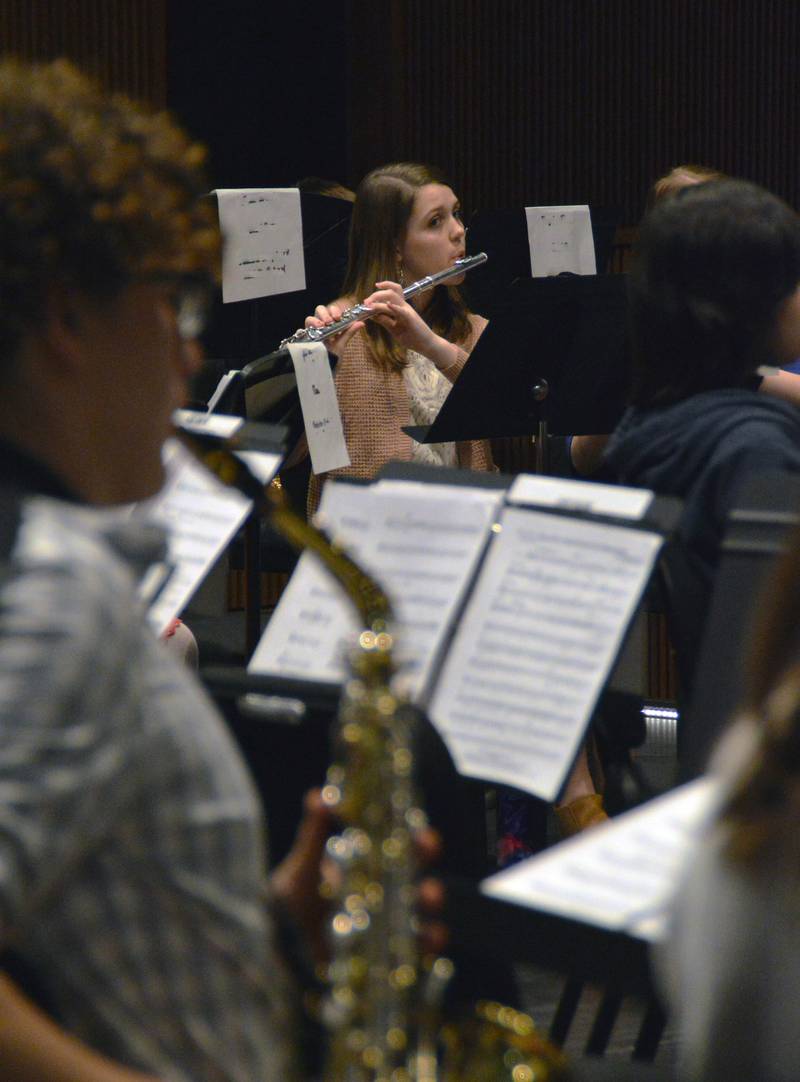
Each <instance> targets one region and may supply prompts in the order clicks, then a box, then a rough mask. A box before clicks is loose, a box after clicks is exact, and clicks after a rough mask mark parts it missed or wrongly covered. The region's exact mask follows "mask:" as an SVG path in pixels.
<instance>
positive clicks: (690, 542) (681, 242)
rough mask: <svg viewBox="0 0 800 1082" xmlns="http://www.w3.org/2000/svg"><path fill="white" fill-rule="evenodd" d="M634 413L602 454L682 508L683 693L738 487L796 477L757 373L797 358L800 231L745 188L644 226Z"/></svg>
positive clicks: (680, 203)
mask: <svg viewBox="0 0 800 1082" xmlns="http://www.w3.org/2000/svg"><path fill="white" fill-rule="evenodd" d="M630 319H631V335H632V346H633V358H634V374H633V390H632V398H631V403H632V404H631V406H630V408H629V409H628V411H627V412H626V414H625V415H624V417H623V418H622V421H621V422H620V424H619V426H618V428H617V430H616V432H615V433H614V435H613V437H612V440H611V443H610V444H609V447H608V450H607V452H606V461H607V463H608V464H609V466H610V467H611V469H612V470H613V471H614V472H615V474H616V476H617V477H619V479H620V480H621V481H622V482H623V483H625V484H631V485H638V486H642V487H645V488H652V489H654V490H655V491H656V492H658V493H662V494H667V495H674V496H679V497H680V498H681V499H682V500H683V501H684V503H685V509H684V512H683V516H682V519H681V523H680V528H679V541H680V548H679V549H678V550H677V553H678V559H679V564H676V566H677V567H679V574H680V578H681V583H682V585H681V591H682V600H681V606H682V608H683V609H684V611H683V615H682V617H681V618H680V625H681V627H680V631H679V638H680V640H681V641H680V642H679V643H678V662H679V671H680V675H681V679H682V693H683V695H686V696H688V695H689V694H690V692H691V686H692V679H693V670H694V662H695V659H696V655H697V648H698V645H699V639H700V635H701V632H702V627H703V619H704V616H705V612H706V609H707V605H708V601H709V598H710V591H711V588H712V581H713V577H714V574H715V570H716V567H717V563H718V559H719V547H720V542H721V540H722V536H723V532H724V529H725V525H726V517H727V514H728V512H729V510H730V509H731V508H732V507H733V505H734V502H735V499H736V494H737V490H738V488H739V486H740V484H741V482H742V480H743V478H744V477H745V475H747V474H748V473H753V472H758V471H764V470H771V469H775V470H789V471H800V413H798V411H797V408H796V407H795V406H793V405H791V404H789V403H787V402H784V401H781V400H780V399H778V398H776V397H773V396H771V395H768V394H763V393H757V390H756V388H757V386H758V377H757V374H756V373H757V369H758V368H759V366H761V365H780V364H781V363H783V362H784V361H785V360H787V359H791V358H792V357H795V356H797V355H798V353H800V219H798V216H797V215H796V214H795V212H794V211H793V210H792V209H791V208H789V207H788V206H787V205H786V204H785V203H783V202H782V201H781V200H780V199H778V198H777V197H776V196H774V195H771V194H770V193H769V192H766V191H764V190H763V189H762V188H759V187H757V186H756V185H754V184H749V183H747V182H744V181H734V180H721V181H710V182H708V183H703V184H698V185H696V186H693V187H689V188H686V189H685V190H683V191H682V192H681V193H680V194H678V195H677V196H675V197H674V198H672V199H668V200H666V201H664V202H662V203H660V204H659V205H658V206H656V207H655V208H654V209H653V211H652V212H651V213H650V214H649V215H648V216H647V218H646V219H645V221H644V223H643V225H642V229H641V235H640V241H639V246H638V250H637V259H636V263H635V265H634V268H633V270H632V272H631V277H630Z"/></svg>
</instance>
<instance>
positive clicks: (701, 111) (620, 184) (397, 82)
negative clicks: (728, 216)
mask: <svg viewBox="0 0 800 1082" xmlns="http://www.w3.org/2000/svg"><path fill="white" fill-rule="evenodd" d="M319 10H320V9H319V7H318V6H317V5H312V4H310V3H295V4H294V5H283V4H275V3H268V2H265V0H229V2H228V3H226V4H224V5H222V4H212V3H203V2H201V0H0V49H2V51H3V52H4V53H9V52H16V53H18V54H21V55H24V56H28V57H50V56H55V55H68V56H70V57H72V58H73V59H75V60H76V61H77V62H78V63H80V64H82V65H83V66H85V67H88V68H90V69H91V70H93V71H94V72H96V73H97V74H98V75H100V77H101V78H103V79H104V80H105V82H106V83H107V84H108V85H112V86H116V87H120V88H122V89H125V90H127V91H129V92H131V93H133V94H135V95H138V96H142V97H146V98H148V99H149V100H151V101H152V102H154V103H155V104H157V105H162V104H164V103H165V102H166V103H168V104H169V105H170V107H171V108H173V109H174V110H175V111H176V112H177V113H178V115H179V117H180V118H181V119H182V120H183V122H184V123H185V124H186V125H187V126H188V127H189V128H190V129H191V130H192V131H193V132H194V133H195V134H196V135H197V136H198V137H200V138H203V139H205V140H206V141H207V142H208V143H209V145H210V147H211V180H212V183H213V184H214V185H215V186H238V185H250V184H252V185H260V184H265V185H266V184H276V185H283V184H290V183H291V182H292V181H294V180H295V179H297V178H298V177H299V176H302V175H305V174H310V173H313V174H318V175H323V176H331V177H335V178H337V179H342V180H345V181H347V182H349V183H350V184H354V183H356V181H357V180H358V178H359V177H360V176H361V175H363V173H364V172H365V171H366V170H367V169H369V168H370V167H371V166H374V165H377V164H380V163H381V162H383V161H386V160H391V159H395V158H401V157H412V158H421V159H423V160H430V161H434V162H436V163H437V164H440V165H441V166H443V167H444V168H445V169H446V170H447V172H448V173H449V174H450V175H451V176H452V177H453V179H454V183H455V184H456V187H457V188H458V189H459V191H460V192H461V193H462V195H463V196H464V201H465V203H466V204H467V205H468V206H470V207H477V206H484V207H488V206H509V205H515V204H520V203H525V202H542V203H553V202H578V201H581V202H582V201H589V202H590V203H595V204H603V205H617V206H619V207H620V208H621V209H622V210H623V217H624V219H625V220H626V221H628V222H635V221H636V219H637V217H638V215H639V213H640V210H641V206H642V201H643V193H644V190H645V189H646V187H647V185H648V184H649V182H650V181H651V179H652V178H653V177H654V176H655V175H657V174H658V173H660V172H662V171H663V170H665V169H666V168H668V167H669V166H670V165H672V164H674V163H676V162H679V161H685V160H687V159H688V160H694V161H700V162H705V163H708V164H713V165H716V166H718V167H721V168H723V169H725V170H728V171H730V172H732V173H736V174H741V175H744V176H748V177H751V178H753V179H755V180H758V181H760V182H762V183H764V184H766V185H767V186H768V187H770V188H772V189H774V190H775V191H777V192H779V193H780V194H781V195H783V196H784V197H785V198H787V199H789V200H790V201H791V202H792V203H794V204H795V205H797V204H798V203H800V190H799V188H798V170H797V167H796V161H797V149H798V148H797V141H798V131H800V123H798V122H799V121H800V115H798V114H799V113H800V85H799V84H800V80H799V79H798V61H797V57H798V55H799V54H800V3H798V2H797V0H342V2H341V3H340V4H339V5H338V6H335V7H333V8H331V7H328V8H327V9H325V10H324V13H322V14H319V13H318V12H319Z"/></svg>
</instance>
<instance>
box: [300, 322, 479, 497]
mask: <svg viewBox="0 0 800 1082" xmlns="http://www.w3.org/2000/svg"><path fill="white" fill-rule="evenodd" d="M469 318H470V324H471V328H472V329H471V331H470V334H469V337H468V338H467V340H466V341H465V342H464V343H463V346H461V347H460V348H459V350H458V356H457V358H456V360H455V362H454V363H453V364H452V365H450V367H449V368H442V369H440V371H441V374H442V375H443V376H444V377H445V378H446V379H448V380H449V381H450V382H451V383H454V382H455V381H456V379H457V378H458V375H459V373H460V372H461V369H462V368H463V367H464V365H465V363H466V360H467V357H468V356H469V355H470V353H471V352H472V350H473V348H474V346H475V343H476V342H477V341H478V338H479V337H480V335H481V333H482V332H483V329H484V328H485V327H486V320H485V319H484V318H483V317H482V316H476V315H470V317H469ZM334 382H335V384H336V394H337V397H338V399H339V409H340V411H341V414H342V425H343V427H344V438H345V442H346V444H347V450H348V452H349V454H350V465H349V466H343V467H342V468H341V469H337V470H330V471H329V472H328V473H323V474H318V475H315V474H312V475H311V483H310V485H309V489H308V513H309V515H311V514H313V512H314V511H315V510H316V509H317V506H318V505H319V498H320V492H321V489H322V483H323V482H324V481H325V480H326V479H327V478H328V477H374V476H375V474H376V473H377V472H378V470H379V469H380V468H381V466H383V465H385V463H387V462H390V461H392V460H393V459H400V460H401V461H405V462H408V461H410V459H411V458H412V451H413V441H412V439H411V437H410V436H408V435H406V433H405V432H403V426H404V425H410V424H412V423H413V422H412V419H411V406H410V401H409V397H408V392H407V390H406V387H405V383H404V380H403V373H402V372H401V371H398V370H396V369H385V368H382V367H378V365H377V364H376V363H375V362H374V361H373V360H372V359H371V350H370V342H369V338H368V337H367V335H366V334H365V333H364V332H363V331H358V332H357V333H356V334H355V335H354V336H353V337H352V338H351V339H350V341H349V342H348V343H347V345H346V346H345V348H344V349H343V350H342V354H341V356H340V357H339V363H338V364H337V366H336V375H335V377H334ZM456 452H457V457H458V464H459V466H461V467H462V468H463V469H468V470H494V469H495V465H494V462H493V461H492V452H491V448H490V447H489V441H488V440H467V441H464V442H461V443H457V444H456Z"/></svg>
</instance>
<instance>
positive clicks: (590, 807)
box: [555, 793, 608, 838]
mask: <svg viewBox="0 0 800 1082" xmlns="http://www.w3.org/2000/svg"><path fill="white" fill-rule="evenodd" d="M555 812H556V818H557V820H558V828H559V830H560V831H561V837H562V838H570V837H572V835H573V834H580V832H581V831H582V830H587V829H588V828H589V827H594V826H597V825H598V824H599V823H605V822H606V820H607V819H608V816H607V815H606V813H605V809H604V808H603V798H602V796H600V794H599V793H589V794H588V795H587V796H579V797H576V799H575V800H571V801H570V802H569V804H561V805H559V804H556V806H555Z"/></svg>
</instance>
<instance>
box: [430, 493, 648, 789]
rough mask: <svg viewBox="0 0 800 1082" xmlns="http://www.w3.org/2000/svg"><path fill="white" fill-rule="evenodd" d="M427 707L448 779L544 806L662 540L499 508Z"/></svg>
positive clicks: (558, 785)
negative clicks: (521, 793) (479, 783)
mask: <svg viewBox="0 0 800 1082" xmlns="http://www.w3.org/2000/svg"><path fill="white" fill-rule="evenodd" d="M501 526H502V530H501V532H500V533H499V534H498V535H496V536H495V537H494V540H493V542H492V545H491V547H490V549H489V553H488V556H487V558H486V560H485V562H484V565H483V568H482V570H481V575H480V578H479V580H478V583H477V585H476V587H475V589H474V591H473V593H472V596H471V597H470V600H469V602H468V604H467V606H466V609H465V611H464V614H463V617H462V619H461V621H460V623H459V627H458V630H457V632H456V635H455V638H454V641H453V643H452V645H451V647H450V650H449V652H448V655H447V658H446V660H445V663H444V667H443V671H442V674H441V676H440V678H439V680H438V683H437V686H436V690H435V692H434V694H433V696H432V699H431V703H430V707H429V713H430V717H431V720H432V721H433V723H434V725H436V727H437V729H438V730H439V732H440V733H441V735H442V737H443V739H444V740H445V743H446V744H447V745H448V747H449V749H450V753H451V755H452V756H453V758H454V760H455V762H456V766H457V767H458V770H459V771H460V773H462V774H466V775H467V776H470V777H477V778H481V779H483V780H484V781H494V782H498V783H500V784H505V785H511V786H514V787H516V788H518V789H523V790H525V791H527V792H530V793H532V794H534V795H535V796H539V797H542V798H543V799H545V800H550V801H552V800H554V799H555V798H556V797H557V795H558V792H559V790H560V789H561V787H562V785H563V783H564V781H565V779H566V776H567V773H568V771H569V768H570V767H571V765H572V762H573V760H574V757H575V755H576V753H577V750H578V747H579V745H580V742H581V740H582V739H583V736H584V732H585V729H586V725H587V724H588V720H589V718H590V716H591V713H592V710H593V709H594V706H595V703H596V701H597V698H598V696H599V694H600V691H601V690H602V688H603V685H604V683H605V681H606V679H607V677H608V673H609V670H610V667H611V665H612V664H613V662H614V660H615V658H616V656H617V653H618V651H619V647H620V644H621V641H622V637H623V635H624V632H625V631H626V629H627V626H628V623H629V621H630V619H631V617H632V615H633V612H634V610H635V608H636V605H637V604H638V602H639V597H640V595H641V592H642V590H643V589H644V586H645V584H646V583H647V580H648V578H649V576H650V574H651V571H652V567H653V562H654V560H655V557H656V554H657V553H658V551H659V549H660V547H661V544H662V539H661V537H660V536H658V535H657V534H654V533H650V532H646V531H642V530H632V529H630V528H625V527H621V526H609V525H603V524H599V523H593V522H587V521H581V520H576V519H573V518H569V517H567V516H562V515H557V514H548V513H546V512H540V511H531V510H522V509H520V508H516V507H509V508H506V509H505V511H504V512H503V515H502V518H501Z"/></svg>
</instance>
